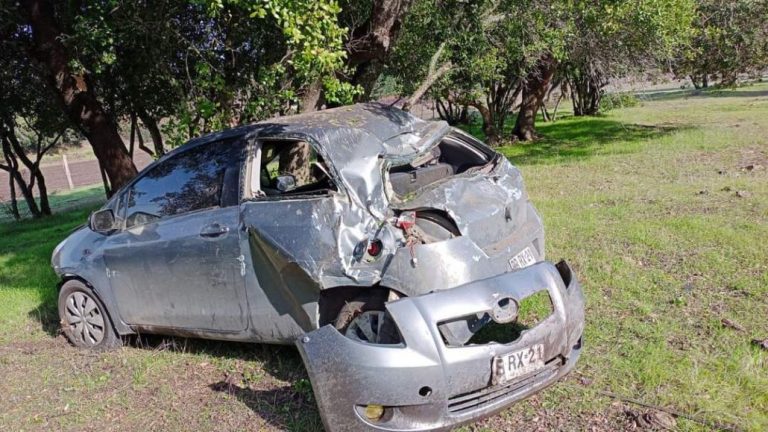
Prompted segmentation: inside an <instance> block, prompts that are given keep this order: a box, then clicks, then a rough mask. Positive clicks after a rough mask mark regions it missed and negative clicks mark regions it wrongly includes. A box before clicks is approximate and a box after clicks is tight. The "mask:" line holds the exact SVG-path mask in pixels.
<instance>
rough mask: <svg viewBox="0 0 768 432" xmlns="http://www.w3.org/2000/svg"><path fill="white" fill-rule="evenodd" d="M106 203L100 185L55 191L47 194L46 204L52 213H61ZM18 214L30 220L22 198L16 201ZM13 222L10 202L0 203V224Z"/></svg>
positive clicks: (102, 188)
mask: <svg viewBox="0 0 768 432" xmlns="http://www.w3.org/2000/svg"><path fill="white" fill-rule="evenodd" d="M104 201H106V198H105V195H104V187H103V186H102V185H100V184H99V185H94V186H83V187H79V188H75V189H73V190H66V191H56V192H51V193H49V194H48V204H49V205H50V206H51V212H52V213H62V212H66V211H69V210H75V209H78V208H83V207H89V206H90V207H95V206H97V205H99V204H101V203H103V202H104ZM18 205H19V213H20V214H21V217H22V218H24V219H27V218H31V215H30V213H29V209H28V208H27V204H26V202H25V201H24V198H23V197H19V201H18ZM3 222H6V223H7V222H13V216H12V215H11V211H10V201H6V202H0V223H3Z"/></svg>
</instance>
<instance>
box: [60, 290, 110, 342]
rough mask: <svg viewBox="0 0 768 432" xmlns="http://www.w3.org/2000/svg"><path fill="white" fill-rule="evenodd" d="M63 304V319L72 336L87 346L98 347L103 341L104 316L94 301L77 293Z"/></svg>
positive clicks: (71, 295) (85, 295) (81, 293)
mask: <svg viewBox="0 0 768 432" xmlns="http://www.w3.org/2000/svg"><path fill="white" fill-rule="evenodd" d="M65 304H66V308H65V311H64V317H65V318H66V320H67V325H68V326H69V330H70V332H71V334H72V336H74V337H75V339H77V340H78V341H79V342H82V343H83V344H85V345H87V346H94V345H98V344H99V343H100V342H101V341H102V340H103V339H104V316H103V315H102V313H101V309H100V308H99V304H98V303H96V300H95V299H94V298H93V297H91V296H89V295H88V294H86V293H83V292H79V291H78V292H73V293H72V294H70V295H69V296H68V297H67V300H66V303H65Z"/></svg>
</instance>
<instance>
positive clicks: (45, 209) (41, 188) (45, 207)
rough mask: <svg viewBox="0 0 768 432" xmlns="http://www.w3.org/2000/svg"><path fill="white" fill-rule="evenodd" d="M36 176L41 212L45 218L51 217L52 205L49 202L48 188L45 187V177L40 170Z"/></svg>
mask: <svg viewBox="0 0 768 432" xmlns="http://www.w3.org/2000/svg"><path fill="white" fill-rule="evenodd" d="M35 176H36V177H37V196H38V199H39V200H40V212H41V213H42V214H43V215H45V216H50V215H51V214H52V213H51V204H50V202H49V201H48V187H47V186H46V185H45V177H43V172H42V171H40V169H39V168H38V169H37V173H36V174H35Z"/></svg>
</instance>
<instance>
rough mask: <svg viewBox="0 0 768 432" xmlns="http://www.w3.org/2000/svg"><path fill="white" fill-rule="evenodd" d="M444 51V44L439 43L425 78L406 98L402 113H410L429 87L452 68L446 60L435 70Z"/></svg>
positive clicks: (450, 63) (451, 64)
mask: <svg viewBox="0 0 768 432" xmlns="http://www.w3.org/2000/svg"><path fill="white" fill-rule="evenodd" d="M444 49H445V42H443V43H441V44H440V46H439V47H438V48H437V51H436V52H435V53H434V54H433V55H432V58H431V59H430V60H429V70H428V71H427V76H426V77H425V78H424V81H422V82H421V84H419V87H417V88H416V91H414V92H413V94H412V95H411V97H409V98H408V100H406V101H405V103H404V104H403V111H410V109H411V107H412V106H413V105H415V104H416V103H417V102H418V101H419V99H421V98H422V96H424V93H426V92H427V90H429V88H430V87H432V85H433V84H434V83H435V82H436V81H437V80H438V79H440V77H442V76H443V75H445V74H446V73H448V71H450V70H451V68H453V63H452V62H451V61H450V60H448V61H447V62H445V63H443V64H442V65H441V66H440V67H439V68H437V61H438V60H439V59H440V56H441V55H442V54H443V50H444Z"/></svg>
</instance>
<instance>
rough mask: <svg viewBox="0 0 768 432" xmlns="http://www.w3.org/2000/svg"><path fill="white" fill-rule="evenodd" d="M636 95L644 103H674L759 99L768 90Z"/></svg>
mask: <svg viewBox="0 0 768 432" xmlns="http://www.w3.org/2000/svg"><path fill="white" fill-rule="evenodd" d="M635 95H636V96H637V98H638V99H640V100H644V101H672V100H681V99H682V100H685V99H690V98H726V97H728V98H734V97H737V98H757V97H765V96H768V89H765V90H757V89H752V90H744V89H728V88H709V89H699V90H697V89H679V90H678V89H672V90H661V91H640V92H636V93H635Z"/></svg>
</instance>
